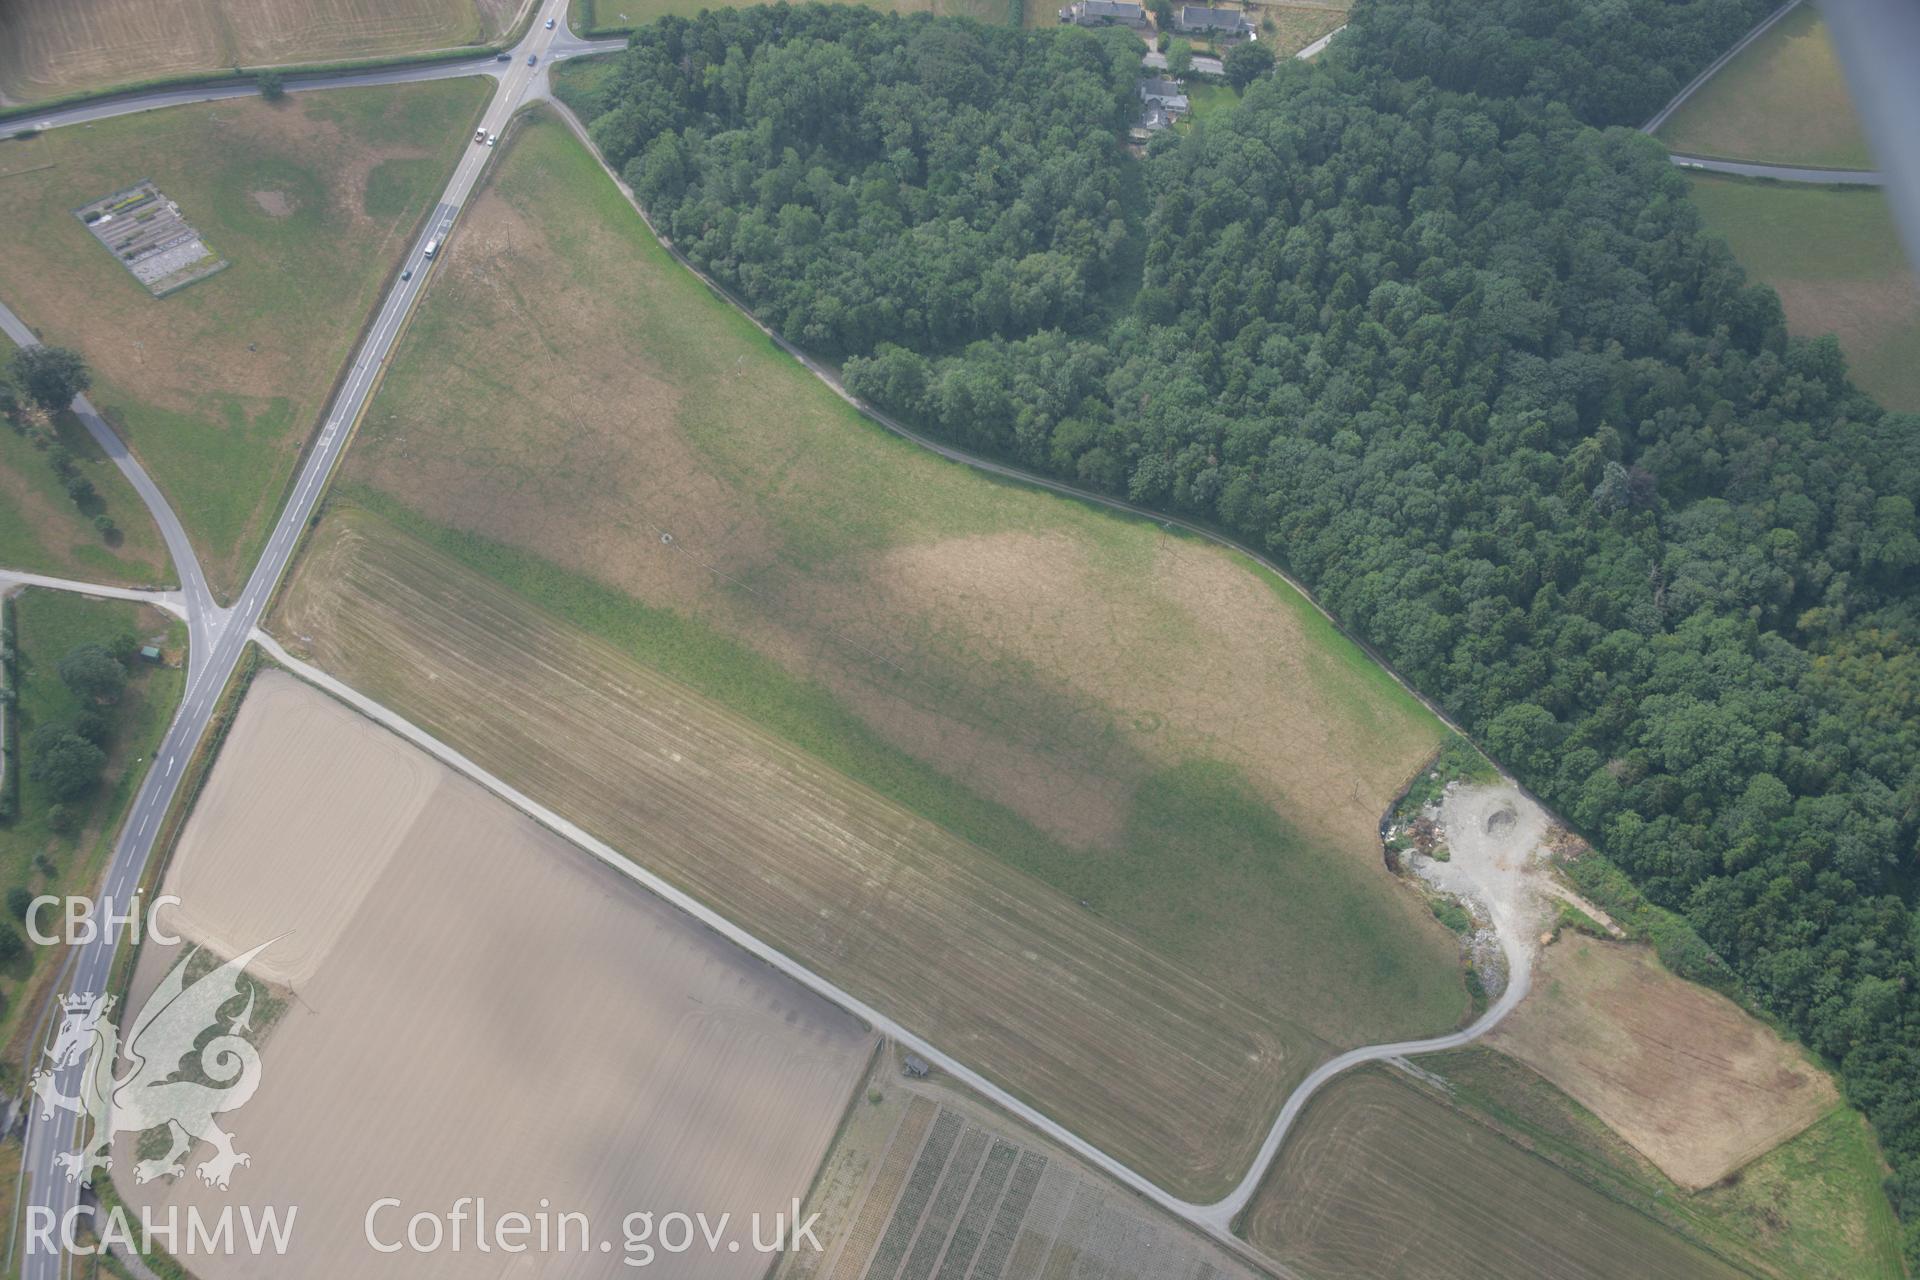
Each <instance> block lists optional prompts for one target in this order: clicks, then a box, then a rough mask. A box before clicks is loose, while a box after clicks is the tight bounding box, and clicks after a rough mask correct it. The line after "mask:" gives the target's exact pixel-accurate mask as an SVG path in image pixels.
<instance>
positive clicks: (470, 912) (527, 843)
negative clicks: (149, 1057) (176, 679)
mask: <svg viewBox="0 0 1920 1280" xmlns="http://www.w3.org/2000/svg"><path fill="white" fill-rule="evenodd" d="M164 890H165V892H168V893H174V894H178V895H179V896H180V897H181V898H182V899H183V900H184V905H183V908H182V913H183V914H182V917H181V918H182V920H183V921H184V928H183V930H182V932H183V934H184V936H186V938H187V939H188V941H190V942H192V943H195V944H204V945H206V946H208V948H209V949H210V950H212V951H214V952H216V953H217V954H222V955H225V954H229V953H235V952H237V951H241V950H246V949H249V948H251V947H253V946H255V945H257V944H258V943H259V942H261V941H263V940H265V939H267V938H272V937H275V936H276V935H281V934H284V935H285V936H284V937H281V938H280V939H279V941H277V942H275V943H274V944H273V945H272V946H270V947H269V948H268V949H267V951H266V952H265V953H264V954H263V955H262V956H261V958H260V961H258V962H256V964H257V969H256V972H257V973H258V974H259V976H261V977H262V978H263V979H266V980H268V981H273V982H277V983H285V984H290V986H291V989H292V990H291V998H290V999H289V1000H288V1001H287V1004H286V1008H285V1011H284V1013H282V1014H281V1015H280V1016H279V1018H278V1020H277V1021H275V1022H273V1023H272V1025H271V1026H270V1027H269V1028H268V1029H267V1030H266V1031H265V1034H264V1044H263V1045H262V1049H261V1057H262V1077H261V1084H260V1088H259V1091H258V1093H256V1094H255V1095H254V1096H253V1098H252V1099H251V1100H250V1101H249V1102H248V1103H247V1104H246V1106H245V1108H244V1109H241V1110H236V1111H234V1112H233V1113H231V1115H230V1116H228V1117H225V1118H224V1119H225V1122H226V1123H228V1124H230V1126H231V1127H232V1128H233V1129H234V1130H235V1131H236V1133H237V1144H236V1145H237V1146H238V1148H239V1149H240V1150H243V1151H246V1152H248V1153H249V1154H250V1155H251V1156H252V1157H253V1160H252V1164H251V1165H249V1166H248V1167H245V1168H241V1169H239V1170H237V1171H236V1172H235V1174H234V1181H233V1189H232V1192H231V1195H232V1196H238V1197H242V1198H243V1199H245V1200H246V1201H247V1202H249V1203H255V1204H262V1203H265V1204H283V1205H284V1204H297V1205H298V1206H299V1207H300V1208H299V1223H298V1226H299V1230H298V1231H297V1232H296V1233H295V1248H294V1249H293V1250H292V1251H290V1252H289V1254H288V1255H287V1256H286V1257H285V1258H277V1259H276V1260H275V1262H274V1267H273V1274H274V1275H275V1276H285V1277H292V1278H294V1280H298V1278H300V1277H335V1276H340V1275H353V1276H405V1277H408V1278H409V1280H412V1278H414V1277H437V1276H468V1275H473V1274H475V1268H476V1265H477V1264H479V1265H484V1264H483V1263H481V1260H479V1259H477V1258H476V1256H475V1254H474V1252H473V1247H472V1240H471V1237H470V1236H469V1238H468V1242H467V1247H466V1249H465V1250H462V1251H455V1250H454V1249H452V1248H443V1249H441V1250H440V1251H439V1252H437V1253H433V1254H429V1255H418V1254H414V1253H411V1252H401V1253H398V1254H385V1255H382V1254H376V1253H375V1252H373V1250H372V1249H371V1248H370V1247H369V1246H368V1245H367V1244H366V1243H365V1239H364V1234H363V1230H364V1228H363V1222H364V1219H365V1217H366V1214H367V1212H368V1208H369V1206H370V1205H371V1204H372V1203H373V1202H374V1201H375V1200H376V1199H378V1198H380V1197H382V1196H394V1197H398V1198H400V1200H401V1201H402V1202H403V1206H404V1207H403V1208H402V1209H400V1210H395V1211H393V1212H391V1213H390V1214H389V1215H388V1216H387V1217H386V1218H385V1219H383V1220H382V1221H381V1223H380V1224H379V1225H380V1226H381V1229H382V1234H383V1235H384V1236H385V1237H386V1238H389V1239H398V1238H401V1237H402V1234H403V1233H404V1231H405V1228H406V1218H407V1217H408V1216H409V1215H410V1214H411V1213H413V1212H415V1211H421V1210H425V1211H430V1212H433V1213H440V1214H443V1213H445V1212H446V1211H447V1209H448V1207H449V1206H451V1205H452V1204H453V1203H454V1201H455V1199H456V1198H458V1197H460V1196H485V1197H486V1198H487V1202H488V1211H489V1214H490V1215H498V1214H501V1213H505V1212H508V1211H510V1210H514V1211H521V1212H526V1213H529V1214H533V1213H536V1212H537V1211H538V1210H539V1208H540V1207H541V1206H542V1205H543V1204H546V1203H548V1202H549V1201H550V1202H551V1204H552V1206H553V1207H554V1209H555V1210H556V1211H557V1210H560V1209H567V1210H571V1211H578V1212H583V1213H586V1214H587V1215H588V1216H589V1219H590V1221H591V1222H592V1224H593V1229H594V1236H593V1243H594V1244H595V1245H597V1243H598V1241H599V1240H600V1239H612V1240H614V1241H615V1242H616V1245H617V1243H618V1241H619V1239H620V1229H619V1224H620V1222H621V1219H622V1218H623V1217H624V1215H625V1214H627V1213H628V1212H630V1211H633V1210H634V1209H636V1208H638V1207H656V1208H658V1209H659V1210H660V1211H662V1212H664V1211H666V1209H667V1208H668V1207H672V1208H682V1207H684V1208H686V1209H687V1210H689V1211H691V1210H692V1209H694V1208H695V1207H698V1208H700V1209H703V1210H704V1211H705V1212H707V1213H708V1214H709V1215H713V1216H717V1215H719V1214H720V1213H722V1212H729V1213H732V1214H733V1215H734V1216H735V1218H736V1219H741V1220H744V1219H745V1218H746V1216H747V1215H749V1214H751V1213H754V1212H759V1213H761V1214H763V1215H765V1217H766V1219H767V1220H768V1221H769V1222H770V1221H771V1216H772V1214H773V1213H774V1212H775V1211H776V1210H785V1209H788V1208H789V1207H790V1202H791V1200H792V1199H793V1198H794V1197H796V1196H800V1195H803V1194H805V1190H806V1188H807V1186H808V1184H809V1183H810V1181H811V1179H812V1176H813V1172H814V1170H815V1169H816V1168H817V1167H818V1165H819V1163H820V1161H821V1159H822V1158H823V1156H824V1155H825V1153H826V1151H827V1149H828V1146H829V1145H830V1144H831V1142H832V1140H833V1136H834V1133H835V1130H836V1128H837V1127H838V1124H839V1121H840V1118H841V1116H842V1115H843V1113H844V1111H845V1107H846V1104H847V1100H848V1097H849V1095H850V1093H851V1091H852V1089H853V1087H854V1086H855V1085H856V1084H857V1083H858V1082H859V1080H860V1078H861V1075H862V1073H863V1069H864V1068H865V1066H866V1064H867V1062H868V1060H869V1059H870V1057H871V1053H872V1048H873V1038H872V1036H871V1034H870V1033H868V1032H867V1031H866V1030H865V1029H864V1028H863V1027H861V1026H860V1025H859V1024H858V1023H857V1022H855V1021H854V1020H853V1019H852V1018H850V1017H849V1016H848V1015H847V1014H845V1013H844V1012H842V1011H841V1010H839V1009H836V1008H834V1007H833V1006H831V1005H829V1004H827V1003H825V1002H824V1001H822V1000H820V999H818V998H817V997H815V996H813V995H812V994H811V993H809V992H807V991H805V990H803V989H802V988H800V987H798V986H797V985H795V984H794V983H792V982H790V981H788V980H786V979H784V978H782V977H779V976H778V975H776V974H774V973H772V972H771V971H769V970H768V969H767V968H766V967H765V966H764V965H762V964H760V963H759V962H757V961H755V960H753V959H751V958H750V957H748V956H746V955H745V954H744V953H743V952H741V951H739V950H738V949H737V948H734V947H732V946H730V945H729V944H727V943H726V942H724V941H723V940H721V939H720V938H719V937H717V936H716V935H714V934H712V933H711V932H709V931H707V930H705V929H702V928H701V927H699V926H698V925H696V924H694V923H693V922H692V921H690V920H688V919H687V918H686V917H684V916H683V915H681V914H679V913H678V912H676V911H673V910H672V909H671V908H669V907H667V906H666V905H665V904H663V903H661V902H660V901H658V900H657V899H655V898H653V897H651V896H649V895H647V894H646V893H644V892H643V891H641V890H640V889H639V888H638V887H637V886H635V885H634V884H633V883H632V882H631V881H630V880H627V879H626V878H625V877H623V876H621V875H620V874H619V873H617V872H615V871H613V870H612V869H610V868H608V867H606V866H604V865H602V864H601V863H599V862H597V861H595V860H593V859H591V858H589V857H588V856H587V855H585V854H584V853H582V852H581V851H580V850H578V849H576V848H574V847H573V846H571V845H569V844H568V843H567V842H565V841H563V840H561V839H560V838H559V837H557V836H555V835H553V834H552V833H551V832H548V831H546V830H545V829H544V828H541V827H539V826H537V825H535V824H534V823H533V822H532V821H531V820H529V819H527V818H525V817H524V816H522V815H520V814H517V813H515V812H513V811H512V810H511V809H509V808H508V807H507V806H506V805H505V804H504V803H502V802H500V801H499V800H497V799H495V798H493V797H492V796H490V795H488V794H487V793H486V792H484V791H482V790H481V789H480V788H479V787H478V786H477V785H476V784H473V783H471V782H468V781H467V780H465V779H462V778H459V777H457V776H455V775H454V774H452V773H451V772H450V771H448V770H447V769H445V768H444V767H442V766H441V765H440V764H439V763H438V762H436V761H433V760H431V759H430V758H428V757H427V756H425V755H424V754H423V753H421V752H420V751H418V750H417V749H416V748H414V747H412V746H410V745H408V744H406V743H404V742H402V741H401V740H399V739H397V738H395V737H393V736H391V735H389V734H388V733H387V732H386V731H385V730H383V729H381V728H379V727H378V726H376V725H374V724H372V723H371V722H369V721H366V720H364V719H362V718H361V717H359V716H358V715H356V714H355V713H353V712H352V711H350V710H348V709H347V708H345V707H343V706H341V705H340V704H338V703H336V702H334V701H333V700H331V699H330V698H328V697H327V696H326V695H324V694H322V693H319V692H318V691H316V690H313V689H311V688H310V687H308V686H306V685H304V684H301V683H300V682H298V681H296V680H294V679H293V678H291V677H289V676H286V675H283V674H281V673H277V672H266V673H263V674H262V675H261V676H260V677H259V678H258V679H256V681H255V682H254V685H253V688H252V690H251V691H250V692H249V694H248V695H247V698H246V701H245V702H244V703H243V704H242V707H241V710H240V714H239V716H238V717H237V718H236V720H235V723H234V727H233V730H232V732H231V734H230V736H229V737H228V739H227V741H226V743H225V745H224V747H223V749H222V751H221V754H220V758H219V760H218V762H217V764H216V766H215V768H214V771H213V773H212V775H211V777H210V778H209V781H208V785H207V790H206V792H205V794H204V797H203V798H202V800H201V802H200V804H199V805H198V806H197V808H196V810H195V812H194V814H193V816H192V818H191V819H190V820H189V822H188V823H187V826H186V828H185V830H184V831H183V832H182V835H181V839H180V842H179V845H178V847H177V849H176V852H175V854H174V856H173V861H172V866H171V868H170V870H169V873H168V876H167V879H166V882H165V886H164ZM177 958H178V956H177V950H174V951H170V950H169V949H167V948H163V947H158V946H150V947H149V948H147V949H146V950H145V951H144V952H143V954H142V955H141V958H140V964H139V967H138V970H137V971H136V975H135V980H134V989H133V998H132V1000H131V1001H130V1004H131V1006H132V1007H138V1006H139V1004H140V1002H141V1000H142V999H143V998H144V994H145V992H147V991H150V990H151V989H152V988H153V986H154V985H155V984H156V983H157V982H158V980H159V978H160V976H161V975H162V974H163V973H164V972H165V970H166V969H167V967H169V966H170V965H171V963H172V962H173V961H174V960H175V959H177ZM131 1145H132V1144H131V1140H125V1141H123V1143H122V1150H121V1151H120V1153H119V1156H120V1158H119V1159H117V1160H116V1162H115V1166H114V1167H115V1170H116V1173H117V1174H118V1175H119V1176H118V1177H117V1180H116V1181H117V1186H118V1188H119V1190H120V1192H121V1194H122V1196H123V1197H125V1198H126V1199H128V1200H129V1201H130V1202H131V1203H133V1204H135V1205H141V1204H154V1205H157V1206H161V1209H160V1212H161V1213H163V1214H164V1213H165V1208H164V1206H167V1205H182V1204H197V1205H199V1206H200V1207H201V1208H202V1209H203V1210H206V1211H209V1212H211V1213H213V1214H217V1213H218V1212H219V1210H220V1208H221V1207H222V1206H223V1205H225V1204H226V1203H228V1201H229V1199H230V1195H229V1193H225V1192H220V1191H217V1190H214V1189H212V1188H209V1187H207V1186H205V1185H203V1184H202V1183H201V1182H200V1180H199V1179H198V1178H197V1177H195V1176H194V1174H193V1172H192V1165H189V1169H188V1172H187V1174H186V1175H185V1176H183V1177H179V1178H175V1179H173V1180H171V1181H166V1180H162V1181H155V1182H149V1183H147V1184H145V1185H144V1186H139V1185H135V1184H134V1182H133V1179H132V1178H130V1177H128V1176H126V1173H127V1171H129V1170H130V1169H131V1168H132V1165H133V1152H132V1151H131ZM207 1155H208V1148H205V1147H202V1148H201V1149H200V1150H199V1151H197V1152H196V1153H195V1154H194V1155H193V1156H191V1157H190V1160H192V1161H194V1162H197V1161H199V1160H203V1159H205V1158H206V1157H207ZM543 1197H544V1199H543ZM742 1230H744V1227H743V1228H742ZM514 1262H515V1263H517V1264H519V1268H518V1269H512V1270H511V1274H514V1275H527V1276H534V1275H538V1276H542V1277H562V1276H565V1277H574V1276H614V1275H622V1274H630V1271H629V1270H628V1268H627V1267H625V1266H624V1265H623V1263H622V1260H621V1253H620V1252H619V1250H618V1248H617V1247H616V1250H615V1251H614V1252H612V1253H611V1254H607V1253H600V1252H597V1251H594V1252H590V1253H582V1252H579V1251H578V1250H577V1249H576V1250H575V1251H573V1252H568V1253H561V1252H557V1251H554V1252H544V1253H543V1252H537V1251H536V1252H532V1253H527V1254H523V1255H521V1256H519V1257H518V1258H516V1259H514ZM193 1265H194V1269H195V1272H196V1273H197V1274H199V1275H201V1276H203V1277H205V1278H206V1280H226V1277H229V1276H238V1275H241V1274H249V1272H248V1270H247V1263H246V1261H245V1255H218V1256H197V1257H195V1259H194V1260H193ZM699 1266H700V1270H699V1274H700V1275H701V1276H702V1277H714V1278H715V1280H726V1278H728V1277H736V1278H739V1280H746V1278H747V1277H757V1276H760V1275H763V1274H764V1273H765V1270H766V1266H767V1259H766V1258H765V1256H764V1255H759V1254H756V1253H754V1252H752V1251H751V1250H747V1249H742V1250H741V1251H740V1252H739V1253H735V1254H729V1253H726V1252H721V1253H718V1254H714V1255H702V1256H701V1257H700V1263H699ZM499 1273H500V1274H505V1273H506V1272H499Z"/></svg>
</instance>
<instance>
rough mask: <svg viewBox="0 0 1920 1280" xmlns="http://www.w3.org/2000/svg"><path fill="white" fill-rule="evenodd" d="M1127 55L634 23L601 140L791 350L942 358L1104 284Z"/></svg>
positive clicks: (1118, 33)
mask: <svg viewBox="0 0 1920 1280" xmlns="http://www.w3.org/2000/svg"><path fill="white" fill-rule="evenodd" d="M1139 66H1140V42H1139V40H1138V39H1137V38H1136V37H1135V36H1134V35H1133V34H1132V33H1131V32H1129V31H1124V30H1111V31H1107V32H1105V33H1103V34H1102V36H1101V37H1099V38H1083V39H1076V40H1047V39H1035V38H1033V37H1031V36H1027V35H1023V34H1022V33H1021V32H1018V31H1015V30H1011V29H1007V28H999V27H981V26H976V25H973V24H962V23H957V22H941V23H933V22H920V23H912V24H904V23H900V22H897V21H888V20H883V19H882V18H880V17H879V16H878V15H875V14H873V13H871V12H870V11H867V10H862V9H848V8H834V9H827V8H820V7H812V8H808V9H784V8H777V9H749V10H739V11H734V10H722V11H719V12H716V13H709V14H706V15H703V16H702V18H700V19H699V20H698V21H695V22H690V23H689V22H677V21H671V20H670V21H667V22H661V23H657V24H655V25H653V26H651V27H648V28H645V29H643V30H642V31H641V32H639V33H638V34H637V35H636V36H635V37H634V42H633V49H632V51H631V52H630V53H629V54H628V56H627V59H626V62H625V65H624V66H623V67H622V68H621V71H620V74H619V78H618V81H617V82H616V84H615V85H614V86H613V87H612V88H611V90H610V93H611V95H612V99H611V100H612V101H614V102H615V103H616V104H617V105H615V106H614V107H613V109H612V110H610V111H607V112H606V113H605V114H603V115H601V116H599V117H598V118H597V119H596V120H594V122H593V125H592V133H593V138H594V141H595V143H596V144H597V145H598V146H599V147H600V149H601V150H602V151H603V152H604V153H605V154H606V155H607V157H608V158H609V159H610V160H611V161H612V162H613V163H614V164H615V165H616V166H624V167H625V170H626V173H627V175H628V177H629V178H630V179H631V181H632V184H633V187H634V189H635V191H637V192H638V193H639V195H640V198H641V201H642V202H643V203H644V204H645V205H646V206H647V208H648V210H649V211H650V212H651V213H653V215H654V216H655V218H656V220H657V222H658V224H659V226H660V229H661V231H662V232H663V233H665V234H666V235H668V236H670V237H671V238H672V239H673V240H674V242H675V243H676V244H677V245H678V246H679V247H680V249H681V250H682V251H683V252H684V253H686V254H687V256H688V257H690V258H692V259H693V260H694V261H695V262H697V263H699V264H701V265H702V266H703V267H707V268H710V269H712V270H714V271H717V272H719V273H720V274H721V275H723V276H725V277H726V278H727V280H728V281H729V282H730V283H731V284H732V285H734V286H735V287H736V288H737V289H739V290H740V292H741V293H742V294H744V295H745V297H746V299H747V300H748V301H749V302H750V303H752V305H753V306H754V308H755V309H756V310H757V311H758V312H759V313H760V314H761V316H762V317H763V318H764V319H766V321H767V322H768V323H769V324H772V325H774V326H775V327H776V328H778V329H780V330H781V331H782V332H784V333H786V334H788V335H789V336H791V337H792V338H793V339H794V340H795V341H798V342H802V343H804V344H806V345H808V346H809V347H812V348H814V349H816V350H819V351H822V352H825V353H828V354H832V355H842V354H847V353H852V352H863V351H870V350H872V349H873V346H874V344H875V343H877V342H879V341H882V340H891V341H895V342H905V343H909V344H911V345H913V346H916V347H918V348H920V349H923V350H930V349H941V348H946V347H949V346H953V345H956V344H959V343H962V342H965V341H968V340H970V339H974V338H981V337H986V336H988V335H992V334H1026V333H1032V332H1035V331H1036V330H1039V329H1042V328H1046V327H1049V326H1056V325H1062V324H1068V323H1071V322H1072V321H1074V320H1075V319H1076V318H1077V317H1079V316H1080V315H1082V314H1083V313H1084V312H1085V310H1086V308H1087V304H1088V300H1089V297H1090V295H1091V294H1092V293H1094V292H1095V291H1097V290H1099V289H1100V288H1101V287H1102V286H1103V285H1104V284H1106V283H1107V281H1108V280H1109V279H1110V278H1111V277H1112V275H1113V273H1114V268H1115V266H1116V263H1117V262H1118V260H1119V257H1120V255H1121V254H1122V253H1123V251H1124V250H1125V249H1126V248H1127V246H1128V227H1127V221H1126V216H1125V213H1124V205H1123V202H1122V198H1121V197H1122V191H1121V184H1122V181H1123V179H1124V178H1126V177H1127V176H1128V172H1127V170H1126V169H1125V168H1124V167H1123V166H1122V164H1121V162H1120V160H1121V157H1120V149H1119V143H1118V136H1119V134H1120V132H1121V131H1123V130H1124V129H1125V127H1126V126H1127V124H1129V123H1130V122H1131V119H1132V117H1133V115H1134V114H1135V113H1136V112H1137V111H1138V109H1139V100H1138V99H1137V98H1136V96H1135V93H1134V86H1135V84H1136V83H1137V82H1138V79H1139ZM1136 221H1137V213H1136ZM1136 270H1137V264H1136Z"/></svg>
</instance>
